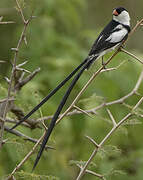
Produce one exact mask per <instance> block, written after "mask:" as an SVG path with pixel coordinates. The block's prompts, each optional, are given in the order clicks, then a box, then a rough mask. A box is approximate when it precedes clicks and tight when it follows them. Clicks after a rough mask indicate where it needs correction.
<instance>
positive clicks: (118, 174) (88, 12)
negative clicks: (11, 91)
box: [0, 0, 143, 180]
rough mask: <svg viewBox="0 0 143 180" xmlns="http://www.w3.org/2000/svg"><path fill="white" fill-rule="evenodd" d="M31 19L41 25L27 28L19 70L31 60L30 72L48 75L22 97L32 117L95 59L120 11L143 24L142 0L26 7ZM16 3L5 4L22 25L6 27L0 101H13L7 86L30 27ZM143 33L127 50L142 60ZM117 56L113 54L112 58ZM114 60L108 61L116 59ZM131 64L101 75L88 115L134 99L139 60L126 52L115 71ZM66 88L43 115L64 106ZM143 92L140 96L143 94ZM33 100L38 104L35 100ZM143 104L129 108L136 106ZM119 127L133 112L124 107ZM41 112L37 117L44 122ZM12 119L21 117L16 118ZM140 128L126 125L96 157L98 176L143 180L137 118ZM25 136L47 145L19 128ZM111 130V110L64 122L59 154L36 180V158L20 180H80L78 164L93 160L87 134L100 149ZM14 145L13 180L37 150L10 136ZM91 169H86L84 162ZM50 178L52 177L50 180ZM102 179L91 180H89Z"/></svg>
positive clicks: (47, 0)
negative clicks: (100, 39) (99, 40)
mask: <svg viewBox="0 0 143 180" xmlns="http://www.w3.org/2000/svg"><path fill="white" fill-rule="evenodd" d="M20 3H21V6H22V7H23V11H24V15H25V17H26V18H28V17H29V16H30V15H31V13H32V11H33V15H34V16H36V18H35V19H33V21H32V22H31V23H30V26H29V28H28V29H27V42H28V45H27V46H26V45H24V44H23V45H22V47H21V50H20V53H19V56H18V63H22V62H23V61H25V60H28V63H27V64H26V65H25V66H24V68H26V69H27V70H29V71H34V70H35V69H36V68H38V67H40V68H41V71H40V72H39V73H38V75H37V76H36V77H35V78H34V79H33V80H32V81H30V82H29V83H28V84H27V85H26V86H24V88H23V89H22V90H21V92H20V93H19V94H18V96H17V99H16V103H17V105H18V106H19V107H20V108H22V109H23V111H24V112H25V113H26V112H28V111H30V110H31V109H32V107H34V106H35V105H36V104H37V103H38V102H39V101H40V100H41V99H42V98H43V97H44V96H46V95H47V94H48V93H49V92H50V90H52V89H53V88H54V87H55V86H56V85H57V84H58V82H60V81H61V80H62V79H63V78H65V77H66V75H67V74H69V72H71V71H72V70H73V69H74V68H75V67H76V66H77V65H78V64H79V63H80V62H81V61H82V60H83V59H84V58H85V57H86V56H87V54H88V51H89V49H90V47H91V45H92V43H93V42H94V40H95V39H96V37H97V36H98V34H99V32H100V31H101V30H102V28H103V27H104V26H105V25H106V24H107V23H108V22H109V21H110V20H111V18H112V10H113V8H115V7H118V6H123V7H125V8H126V9H127V10H128V11H129V13H130V16H131V26H132V27H133V26H134V25H135V24H136V22H137V21H138V20H140V19H141V18H143V13H142V6H143V2H142V1H141V0H137V1H134V0H124V1H123V0H120V1H116V0H108V1H107V0H102V1H101V0H43V1H38V0H34V1H32V0H25V1H24V0H20ZM15 7H16V3H15V1H13V0H1V1H0V16H4V21H15V24H8V25H0V42H1V43H0V60H5V61H7V63H5V64H0V97H1V98H2V97H4V96H6V93H7V84H6V82H5V81H4V76H9V75H10V63H9V62H10V61H11V59H12V58H13V52H12V51H11V48H12V47H16V45H17V42H18V39H19V36H20V33H21V31H22V28H23V24H22V21H21V17H20V15H19V13H18V12H17V10H16V8H15ZM142 41H143V32H142V28H139V29H138V30H137V32H135V33H134V35H133V36H132V37H131V38H130V39H129V41H128V42H127V44H126V49H128V50H129V51H130V52H132V53H134V54H135V55H136V56H138V57H143V45H142ZM111 54H112V53H111ZM111 54H108V55H107V56H105V59H106V58H107V57H109V55H111ZM123 61H125V63H124V65H122V66H121V67H120V68H119V69H118V70H116V71H111V72H106V73H102V74H100V75H99V76H98V77H97V78H96V80H95V81H94V82H93V83H92V84H91V85H90V87H89V88H88V89H87V91H86V92H85V93H84V94H83V95H82V97H81V100H80V101H79V103H78V106H80V107H82V108H84V109H90V108H94V107H96V106H97V105H99V104H100V103H102V102H103V101H104V100H106V101H112V100H115V99H119V98H120V97H122V96H124V95H126V94H128V93H129V92H130V91H131V90H132V89H133V88H134V86H135V83H136V81H137V79H138V77H139V74H140V72H141V71H142V65H141V64H139V63H138V62H137V61H135V60H134V59H132V58H131V57H129V56H127V55H125V54H123V53H120V54H118V55H117V56H116V57H115V58H114V60H113V61H112V63H110V65H109V67H115V66H117V65H119V64H120V63H121V62H123ZM100 64H101V61H98V62H97V63H95V64H94V65H93V66H92V68H91V69H90V70H89V71H88V72H85V73H84V74H83V76H82V77H81V79H80V80H79V82H78V83H77V85H76V87H75V88H74V90H73V91H72V94H71V96H70V97H69V99H68V102H67V104H66V107H68V105H70V103H71V102H72V101H73V99H74V97H75V96H76V94H77V93H78V92H79V90H80V89H81V88H82V86H83V85H84V84H85V82H86V81H88V79H89V77H90V76H91V75H92V73H93V72H95V70H97V67H99V65H100ZM67 87H68V85H66V86H65V87H64V88H62V89H61V90H60V91H59V92H58V93H57V94H56V95H55V96H54V97H53V98H52V99H51V100H50V101H49V102H48V103H46V104H45V105H44V106H43V107H42V108H41V111H42V115H43V116H47V115H52V114H53V113H54V112H55V110H56V108H57V105H58V103H59V102H60V100H61V97H62V95H63V94H64V92H65V90H66V88H67ZM142 90H143V85H141V87H140V89H139V92H140V93H141V94H142ZM29 96H30V97H29ZM138 99H139V97H136V96H134V97H132V98H129V100H127V101H126V103H127V104H129V105H131V106H133V105H135V104H136V102H137V101H138ZM142 107H143V106H140V108H142ZM109 109H110V110H111V112H112V113H113V115H114V117H115V118H116V120H117V121H119V120H121V119H122V118H123V117H124V116H125V115H126V114H127V113H128V112H129V109H128V108H127V107H125V106H123V105H114V106H111V107H109ZM40 116H41V115H40V112H37V113H35V114H34V115H33V116H32V117H33V118H34V117H35V118H39V117H40ZM9 117H12V118H14V116H13V115H12V114H9ZM130 120H135V121H136V122H137V123H133V125H126V126H122V127H121V128H120V129H119V130H117V131H116V132H115V134H114V135H113V136H112V137H111V138H110V140H109V141H108V142H107V143H106V145H105V146H104V148H103V149H102V150H101V151H100V152H99V153H98V154H97V155H96V157H95V158H94V161H93V164H92V165H91V167H90V169H92V170H94V171H96V172H97V173H101V174H105V175H106V176H107V179H108V180H115V179H116V180H134V179H136V180H141V179H143V143H142V140H143V138H142V137H143V136H142V134H143V125H142V123H141V122H142V119H141V118H139V117H138V118H137V117H132V118H131V119H130ZM18 129H19V130H20V131H22V132H23V133H25V134H27V135H29V136H31V137H33V138H39V137H40V135H41V134H42V133H43V130H39V129H34V130H30V129H28V128H21V127H20V128H18ZM110 129H111V123H110V119H109V117H108V114H107V112H106V110H105V109H104V108H103V109H101V110H100V111H98V115H97V116H93V118H89V117H88V116H85V115H74V116H71V117H67V118H64V119H63V120H62V122H61V123H60V124H59V125H58V126H57V127H56V128H55V130H54V132H53V134H52V136H51V139H50V141H49V144H50V145H51V146H53V147H55V148H56V150H49V151H48V152H44V154H43V156H42V159H41V161H40V163H39V165H38V167H37V168H36V170H35V171H34V173H35V174H39V176H38V175H32V174H30V173H31V169H32V166H33V163H34V160H35V157H36V153H35V154H34V155H33V156H32V157H31V158H30V159H29V160H28V161H27V162H26V163H25V164H24V166H23V167H22V168H21V171H19V172H18V173H17V174H16V178H17V179H61V180H69V179H75V177H76V176H77V174H78V172H79V169H78V168H77V167H76V166H75V163H76V162H77V161H81V160H82V161H86V160H87V159H88V158H89V156H90V154H91V152H92V150H93V148H94V147H93V145H91V144H90V142H88V141H87V140H86V139H85V138H84V135H89V136H91V137H92V138H94V139H95V140H96V141H97V142H100V141H101V140H102V139H103V138H104V137H105V135H106V134H107V133H108V132H109V130H110ZM5 138H8V142H7V143H6V144H5V145H4V146H3V148H2V150H1V151H0V177H1V178H0V179H5V177H6V175H8V174H9V173H11V171H12V170H13V168H14V167H15V166H16V164H17V163H18V162H20V161H21V160H22V159H23V157H24V155H25V154H26V153H28V152H29V151H30V149H31V148H32V146H33V144H32V143H29V142H26V141H24V140H21V139H20V138H17V137H15V136H14V135H11V134H8V133H5ZM83 163H84V162H83ZM46 175H47V176H46ZM87 179H88V180H95V179H98V178H96V177H94V176H92V175H85V176H84V177H83V180H87Z"/></svg>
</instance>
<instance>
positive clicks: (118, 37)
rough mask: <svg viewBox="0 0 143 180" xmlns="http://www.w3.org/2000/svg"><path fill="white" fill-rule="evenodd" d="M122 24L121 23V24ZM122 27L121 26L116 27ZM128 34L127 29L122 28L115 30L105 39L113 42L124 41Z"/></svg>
mask: <svg viewBox="0 0 143 180" xmlns="http://www.w3.org/2000/svg"><path fill="white" fill-rule="evenodd" d="M119 26H120V25H119ZM116 28H120V27H118V26H117V27H116ZM127 34H128V31H127V29H125V28H122V29H121V30H120V31H116V32H113V33H112V34H111V35H110V36H109V37H108V38H107V39H106V40H105V41H109V42H111V43H117V42H120V41H122V39H123V38H124V37H125V36H126V35H127Z"/></svg>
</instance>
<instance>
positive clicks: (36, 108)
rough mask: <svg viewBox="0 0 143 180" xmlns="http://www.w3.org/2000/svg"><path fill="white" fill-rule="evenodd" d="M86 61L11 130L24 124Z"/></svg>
mask: <svg viewBox="0 0 143 180" xmlns="http://www.w3.org/2000/svg"><path fill="white" fill-rule="evenodd" d="M87 61H88V59H85V60H84V61H83V62H82V63H81V64H80V65H79V66H78V67H77V68H76V69H74V71H73V72H71V73H70V74H69V75H68V76H67V77H66V78H65V79H64V80H63V81H62V82H61V83H60V84H59V85H58V86H57V87H56V88H55V89H54V90H53V91H51V92H50V94H48V96H46V97H45V98H44V99H43V100H42V101H41V102H40V103H39V104H38V105H37V106H35V107H34V108H33V109H32V110H31V111H30V112H29V113H28V114H27V115H26V116H24V117H23V118H22V119H21V120H20V121H19V122H18V123H16V124H15V125H14V126H13V127H12V128H11V130H12V129H14V128H16V127H17V126H18V125H20V124H21V123H22V122H24V121H25V120H26V119H28V118H29V117H30V116H31V115H32V114H33V113H34V112H35V111H37V110H38V109H39V108H40V107H41V106H42V105H43V104H44V103H45V102H46V101H48V100H49V99H50V98H51V97H52V96H53V95H54V94H55V93H56V92H57V91H58V90H59V89H60V88H61V87H62V86H63V85H64V84H65V83H66V82H67V81H68V80H70V79H71V78H72V77H73V76H74V74H75V73H76V72H77V71H78V70H79V69H80V68H81V67H82V66H83V65H84V64H85V63H86V62H87Z"/></svg>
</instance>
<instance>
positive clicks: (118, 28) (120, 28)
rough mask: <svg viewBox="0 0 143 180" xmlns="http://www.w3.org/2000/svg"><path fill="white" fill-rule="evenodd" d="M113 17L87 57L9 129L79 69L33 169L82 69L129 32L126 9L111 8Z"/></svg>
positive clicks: (118, 42) (116, 44)
mask: <svg viewBox="0 0 143 180" xmlns="http://www.w3.org/2000/svg"><path fill="white" fill-rule="evenodd" d="M112 14H113V18H112V20H111V21H110V22H109V24H108V25H107V26H106V27H105V28H104V29H103V31H102V32H101V33H100V35H99V36H98V38H97V39H96V41H95V42H94V44H93V46H92V48H91V50H90V52H89V54H88V57H87V58H86V59H85V60H84V61H83V62H82V63H81V64H80V65H79V66H78V67H77V68H76V69H75V70H74V71H73V72H72V73H71V74H69V76H67V78H66V79H64V80H63V81H62V82H61V83H60V84H59V85H58V86H57V87H56V88H55V89H54V90H53V91H52V92H51V93H50V94H49V95H48V96H46V97H45V98H44V99H43V100H42V101H41V102H40V103H39V104H38V105H37V106H36V107H34V108H33V109H32V111H30V112H29V113H28V114H27V115H26V116H25V117H24V118H23V119H22V120H21V121H19V122H18V123H17V124H16V125H15V126H14V127H12V128H11V129H14V128H15V127H17V126H18V125H19V124H21V123H22V122H23V121H25V120H26V119H27V118H29V117H30V116H31V115H32V114H33V113H34V112H35V111H36V110H38V109H39V108H40V107H41V106H42V105H43V104H44V103H45V102H46V101H47V100H48V99H49V98H50V97H52V96H53V95H54V94H55V93H56V92H57V91H58V90H59V89H60V88H61V87H62V86H63V85H64V84H65V83H66V82H67V81H68V80H69V79H71V77H73V76H74V74H75V73H76V72H77V71H78V70H79V69H81V70H80V71H79V72H78V74H77V75H76V76H75V77H74V79H73V80H72V82H71V84H70V86H69V88H68V89H67V91H66V93H65V95H64V96H63V98H62V100H61V102H60V104H59V106H58V108H57V110H56V112H55V114H54V116H53V118H52V120H51V123H50V125H49V127H48V130H47V132H46V134H45V136H44V139H43V142H42V145H41V147H40V150H39V152H38V155H37V158H36V160H35V163H34V166H33V169H34V168H35V167H36V165H37V163H38V161H39V160H40V157H41V155H42V152H43V150H44V148H45V146H46V143H47V141H48V139H49V137H50V135H51V132H52V130H53V128H54V127H55V123H56V120H57V119H58V117H59V114H60V113H61V111H62V108H63V106H64V105H65V103H66V100H67V98H68V97H69V95H70V93H71V91H72V89H73V87H74V85H75V84H76V82H77V81H78V79H79V78H80V76H81V75H82V73H83V72H84V70H86V69H88V68H89V67H90V66H91V64H92V63H93V62H94V61H95V60H97V59H99V58H100V57H102V56H103V55H105V54H106V53H107V52H109V51H111V50H113V49H115V48H116V47H117V46H120V45H121V44H122V42H123V41H124V40H126V39H127V37H128V33H129V32H130V16H129V13H128V11H127V10H126V9H125V8H123V7H118V8H115V9H114V10H113V13H112Z"/></svg>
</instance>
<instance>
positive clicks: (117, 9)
mask: <svg viewBox="0 0 143 180" xmlns="http://www.w3.org/2000/svg"><path fill="white" fill-rule="evenodd" d="M115 10H116V11H117V13H118V14H121V12H122V11H127V10H126V9H125V8H123V7H117V8H115Z"/></svg>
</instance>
